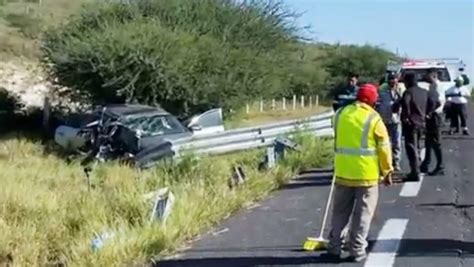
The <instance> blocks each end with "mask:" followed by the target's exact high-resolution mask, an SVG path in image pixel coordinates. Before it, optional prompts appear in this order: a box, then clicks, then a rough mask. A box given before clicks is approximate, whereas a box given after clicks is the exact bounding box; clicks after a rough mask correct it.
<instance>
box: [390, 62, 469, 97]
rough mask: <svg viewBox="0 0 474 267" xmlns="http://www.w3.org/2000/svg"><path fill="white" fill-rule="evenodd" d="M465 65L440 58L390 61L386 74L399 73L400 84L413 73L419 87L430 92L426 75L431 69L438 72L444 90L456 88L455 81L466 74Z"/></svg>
mask: <svg viewBox="0 0 474 267" xmlns="http://www.w3.org/2000/svg"><path fill="white" fill-rule="evenodd" d="M465 66H466V65H465V64H464V63H463V61H462V60H460V59H458V58H439V59H436V58H435V59H416V60H408V61H405V62H395V61H389V63H388V64H387V68H386V72H387V74H388V73H393V72H395V73H399V74H400V82H403V77H404V75H405V73H407V72H413V73H415V75H416V78H417V80H418V86H420V87H422V88H424V89H426V90H428V88H429V84H428V83H427V82H426V74H427V73H428V72H429V71H430V70H431V69H433V68H434V69H436V70H437V71H438V79H439V81H440V86H441V88H443V89H444V90H447V89H448V88H450V87H452V86H454V79H455V78H456V77H457V76H459V75H461V74H463V73H464V68H465Z"/></svg>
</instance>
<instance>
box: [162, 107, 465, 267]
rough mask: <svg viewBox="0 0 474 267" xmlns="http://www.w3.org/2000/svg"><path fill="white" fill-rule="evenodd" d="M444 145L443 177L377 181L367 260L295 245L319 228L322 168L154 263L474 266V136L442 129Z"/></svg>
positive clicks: (326, 177)
mask: <svg viewBox="0 0 474 267" xmlns="http://www.w3.org/2000/svg"><path fill="white" fill-rule="evenodd" d="M473 112H474V109H472V108H471V114H473V115H474V113H473ZM469 126H470V129H473V130H474V120H472V119H470V120H469ZM443 149H444V156H445V164H446V174H445V175H444V176H439V177H429V176H426V177H424V179H423V180H422V181H421V182H420V183H404V184H403V183H402V184H397V185H393V186H392V187H388V188H387V187H383V186H381V192H380V193H381V194H380V199H379V205H378V209H377V212H376V215H375V218H374V220H373V223H372V227H371V231H370V234H369V243H370V246H369V257H368V259H367V260H366V261H365V262H362V263H357V264H354V263H340V264H330V263H324V262H322V261H321V260H320V259H319V258H318V256H319V254H320V252H304V251H302V250H301V247H302V242H303V241H304V240H305V238H306V237H307V236H314V235H316V234H317V233H318V231H319V228H320V220H321V218H322V214H323V212H324V210H323V209H324V205H325V202H326V199H327V196H328V194H329V185H330V178H331V173H327V172H326V173H325V172H320V173H312V174H309V175H303V176H302V177H299V178H298V179H296V180H294V181H293V182H292V183H290V184H288V185H287V186H286V187H285V188H284V189H283V190H281V191H278V192H276V193H275V194H274V195H272V196H271V197H270V198H269V199H267V200H265V201H263V202H261V203H259V205H257V206H255V207H253V208H252V209H249V210H244V211H241V212H240V213H239V214H237V215H235V216H233V217H231V218H229V219H227V220H226V221H225V222H223V223H222V224H221V225H220V226H219V227H218V228H216V229H215V230H214V231H213V232H211V233H208V234H206V235H203V236H202V237H201V238H200V239H199V240H197V241H196V242H194V243H193V244H192V246H191V248H190V249H188V250H187V251H183V252H182V253H180V254H178V255H176V256H175V257H173V258H172V259H168V260H166V261H161V262H160V263H159V264H158V266H160V267H161V266H172V267H177V266H195V267H200V266H212V267H214V266H216V267H217V266H222V267H225V266H236V267H239V266H375V267H378V266H380V267H383V266H387V267H391V266H397V267H402V266H404V267H405V266H406V267H408V266H413V267H415V266H416V267H424V266H426V267H428V266H429V267H438V266H439V267H455V266H465V267H468V266H474V181H473V180H474V175H473V173H474V136H473V137H463V136H445V139H444V142H443ZM407 164H408V162H407V161H406V160H405V159H404V160H403V161H402V165H403V167H404V170H408V166H407ZM326 232H327V230H326Z"/></svg>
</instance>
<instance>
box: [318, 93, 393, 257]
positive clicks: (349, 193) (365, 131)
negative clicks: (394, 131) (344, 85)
mask: <svg viewBox="0 0 474 267" xmlns="http://www.w3.org/2000/svg"><path fill="white" fill-rule="evenodd" d="M377 98H378V92H377V88H376V86H375V85H372V84H365V85H363V86H361V87H360V88H359V91H358V93H357V101H356V102H355V103H353V104H351V105H348V106H346V107H344V108H342V109H339V110H338V112H337V113H336V115H335V117H334V131H335V162H334V165H335V166H334V172H335V179H336V180H335V184H336V185H335V193H334V205H333V215H332V221H331V224H332V225H331V226H332V229H331V232H330V234H329V246H328V253H327V254H324V255H323V256H322V257H328V260H334V261H339V260H340V259H341V250H342V249H341V245H342V239H343V235H342V231H343V229H344V228H345V227H346V225H347V224H348V222H349V218H351V225H350V226H348V228H349V240H348V241H349V244H348V250H349V258H348V259H347V260H349V261H354V262H360V261H362V260H364V259H365V258H366V256H367V254H366V248H367V241H366V238H367V235H368V233H369V228H370V224H371V221H372V217H373V215H374V212H375V209H376V206H377V202H378V191H379V183H380V181H381V177H384V183H385V184H386V185H390V184H392V177H391V175H392V172H393V166H392V152H391V146H390V138H389V135H388V132H387V128H386V127H385V124H384V123H383V120H382V118H381V117H380V115H379V114H378V113H377V112H376V111H375V110H374V106H375V103H376V101H377Z"/></svg>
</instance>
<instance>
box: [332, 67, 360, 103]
mask: <svg viewBox="0 0 474 267" xmlns="http://www.w3.org/2000/svg"><path fill="white" fill-rule="evenodd" d="M358 81H359V75H358V74H351V75H349V76H348V77H347V85H346V86H345V87H343V88H341V89H340V90H338V92H337V93H336V97H335V98H334V101H333V102H332V108H333V110H334V111H336V110H338V109H339V108H342V107H345V106H347V105H350V104H352V103H354V102H355V100H356V95H357V91H358V90H359V87H358V86H357V82H358Z"/></svg>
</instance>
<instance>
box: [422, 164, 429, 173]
mask: <svg viewBox="0 0 474 267" xmlns="http://www.w3.org/2000/svg"><path fill="white" fill-rule="evenodd" d="M420 172H422V173H427V172H428V166H427V165H426V164H421V166H420Z"/></svg>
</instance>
